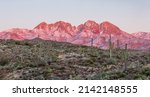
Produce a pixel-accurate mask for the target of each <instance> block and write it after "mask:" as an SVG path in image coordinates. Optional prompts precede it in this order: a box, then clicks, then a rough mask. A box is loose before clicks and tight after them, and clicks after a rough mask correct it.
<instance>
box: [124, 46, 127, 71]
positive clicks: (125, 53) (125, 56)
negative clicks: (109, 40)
mask: <svg viewBox="0 0 150 97" xmlns="http://www.w3.org/2000/svg"><path fill="white" fill-rule="evenodd" d="M127 49H128V44H125V52H124V63H125V68H124V71H126V70H127V60H128V51H127Z"/></svg>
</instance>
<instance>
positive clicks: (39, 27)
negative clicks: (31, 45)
mask: <svg viewBox="0 0 150 97" xmlns="http://www.w3.org/2000/svg"><path fill="white" fill-rule="evenodd" d="M46 27H48V24H47V23H46V22H42V23H40V24H39V25H37V26H36V27H35V28H34V29H43V30H46Z"/></svg>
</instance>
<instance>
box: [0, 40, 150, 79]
mask: <svg viewBox="0 0 150 97" xmlns="http://www.w3.org/2000/svg"><path fill="white" fill-rule="evenodd" d="M110 44H111V46H110V48H112V44H113V43H110ZM91 45H92V44H91ZM117 45H118V46H117V48H118V49H113V50H112V49H111V51H110V49H109V50H102V49H99V48H95V47H88V46H81V45H73V44H70V43H60V42H54V41H44V40H40V39H35V40H32V41H29V40H28V41H27V40H26V41H13V40H8V41H3V40H1V42H0V79H25V80H27V79H32V80H35V79H40V80H43V79H46V80H53V79H54V80H58V79H71V80H82V79H93V80H95V79H98V80H102V79H138V80H141V79H150V66H149V65H148V64H150V57H149V56H150V52H149V51H136V50H127V51H126V50H122V49H119V40H118V43H117ZM126 52H127V53H128V55H126ZM125 61H126V72H124V68H125Z"/></svg>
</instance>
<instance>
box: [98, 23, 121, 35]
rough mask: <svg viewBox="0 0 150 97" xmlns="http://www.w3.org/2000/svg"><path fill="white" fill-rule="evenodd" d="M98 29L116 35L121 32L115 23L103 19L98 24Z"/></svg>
mask: <svg viewBox="0 0 150 97" xmlns="http://www.w3.org/2000/svg"><path fill="white" fill-rule="evenodd" d="M100 29H101V30H102V31H103V32H104V33H107V34H116V35H120V34H121V30H120V28H119V27H117V26H116V25H114V24H112V23H110V22H108V21H105V22H103V23H101V24H100Z"/></svg>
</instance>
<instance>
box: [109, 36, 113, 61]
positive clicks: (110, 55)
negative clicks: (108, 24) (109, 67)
mask: <svg viewBox="0 0 150 97" xmlns="http://www.w3.org/2000/svg"><path fill="white" fill-rule="evenodd" d="M112 49H113V45H112V41H111V35H110V36H109V57H110V58H112Z"/></svg>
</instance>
